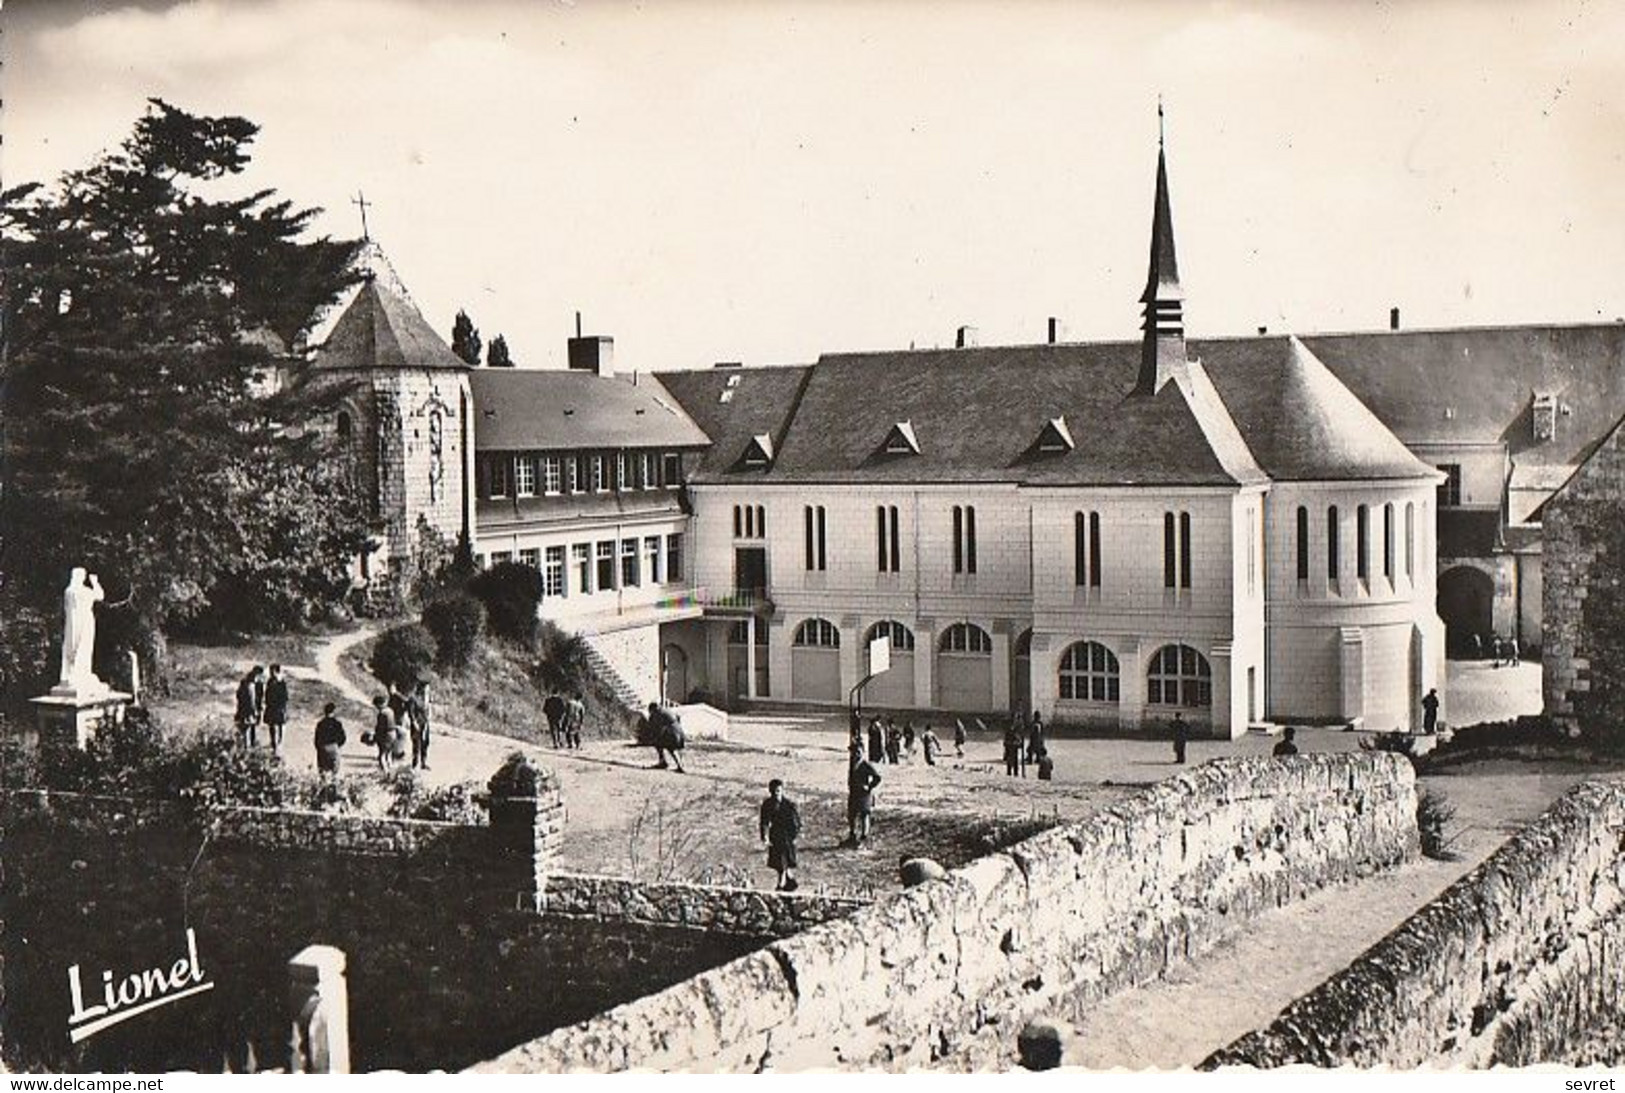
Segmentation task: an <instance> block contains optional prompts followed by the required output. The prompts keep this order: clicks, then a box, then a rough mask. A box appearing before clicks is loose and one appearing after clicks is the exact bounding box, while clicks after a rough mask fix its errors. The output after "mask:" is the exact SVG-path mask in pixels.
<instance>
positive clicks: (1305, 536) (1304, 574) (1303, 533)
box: [1298, 505, 1309, 581]
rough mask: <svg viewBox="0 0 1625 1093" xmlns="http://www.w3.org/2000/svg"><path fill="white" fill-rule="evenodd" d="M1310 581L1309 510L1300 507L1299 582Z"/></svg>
mask: <svg viewBox="0 0 1625 1093" xmlns="http://www.w3.org/2000/svg"><path fill="white" fill-rule="evenodd" d="M1308 579H1309V510H1308V509H1306V508H1304V507H1303V506H1302V505H1299V506H1298V580H1300V581H1307V580H1308Z"/></svg>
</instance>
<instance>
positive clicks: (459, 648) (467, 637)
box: [423, 592, 485, 669]
mask: <svg viewBox="0 0 1625 1093" xmlns="http://www.w3.org/2000/svg"><path fill="white" fill-rule="evenodd" d="M423 625H424V627H425V628H426V629H427V630H428V631H429V633H431V634H433V635H434V642H435V650H436V652H435V663H437V664H438V665H440V666H441V667H442V668H454V669H455V668H463V667H466V666H467V664H468V662H469V660H470V659H471V658H472V657H473V656H474V649H475V647H476V646H477V645H478V644H479V640H480V634H481V633H483V632H484V630H485V607H484V605H482V604H481V603H480V601H479V600H476V599H475V598H474V597H473V596H470V595H469V594H468V593H466V592H455V593H452V594H450V595H446V596H442V597H440V598H439V599H437V600H432V601H430V603H429V605H428V606H427V607H425V608H424V609H423Z"/></svg>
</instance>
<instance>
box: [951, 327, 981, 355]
mask: <svg viewBox="0 0 1625 1093" xmlns="http://www.w3.org/2000/svg"><path fill="white" fill-rule="evenodd" d="M976 345H977V338H976V328H975V327H974V326H962V327H960V328H959V334H958V335H957V336H956V337H955V338H954V347H955V348H956V349H973V348H975V346H976Z"/></svg>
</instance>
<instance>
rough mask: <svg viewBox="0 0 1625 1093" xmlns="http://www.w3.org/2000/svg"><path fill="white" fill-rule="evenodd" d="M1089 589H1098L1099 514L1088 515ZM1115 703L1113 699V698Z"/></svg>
mask: <svg viewBox="0 0 1625 1093" xmlns="http://www.w3.org/2000/svg"><path fill="white" fill-rule="evenodd" d="M1089 587H1090V588H1099V587H1100V513H1098V512H1091V513H1090V514H1089ZM1113 701H1114V702H1115V701H1116V699H1115V697H1114V698H1113Z"/></svg>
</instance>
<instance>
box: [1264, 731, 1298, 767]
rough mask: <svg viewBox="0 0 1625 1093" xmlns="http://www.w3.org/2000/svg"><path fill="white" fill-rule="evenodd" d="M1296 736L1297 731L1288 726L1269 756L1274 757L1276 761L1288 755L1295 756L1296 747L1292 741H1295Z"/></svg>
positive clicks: (1296, 752)
mask: <svg viewBox="0 0 1625 1093" xmlns="http://www.w3.org/2000/svg"><path fill="white" fill-rule="evenodd" d="M1297 736H1298V730H1296V729H1294V728H1293V727H1292V726H1291V725H1288V726H1287V727H1286V731H1285V732H1283V733H1281V741H1280V743H1278V744H1276V745H1275V750H1274V751H1272V752H1271V753H1270V754H1272V755H1274V756H1275V757H1276V758H1277V759H1282V758H1285V757H1286V756H1288V755H1297V754H1298V745H1297V744H1295V743H1293V741H1294V740H1296V739H1297Z"/></svg>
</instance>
